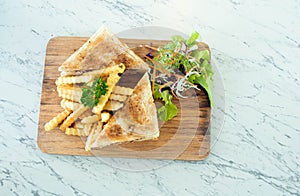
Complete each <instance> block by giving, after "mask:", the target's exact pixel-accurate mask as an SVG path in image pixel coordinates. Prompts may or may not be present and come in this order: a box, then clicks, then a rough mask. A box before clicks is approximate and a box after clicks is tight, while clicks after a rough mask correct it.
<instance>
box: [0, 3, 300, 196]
mask: <svg viewBox="0 0 300 196" xmlns="http://www.w3.org/2000/svg"><path fill="white" fill-rule="evenodd" d="M299 21H300V2H299V1H298V0H287V1H277V0H270V1H258V0H255V1H250V0H243V1H242V0H225V1H221V0H212V1H204V0H201V1H196V0H195V1H171V0H162V1H156V0H154V1H138V2H133V1H129V0H128V1H108V0H103V1H92V0H89V1H84V2H83V1H78V0H77V1H63V2H62V1H38V0H31V1H18V0H16V1H9V0H1V1H0V87H1V96H0V146H1V147H0V194H1V195H72V194H73V195H105V194H107V195H117V194H122V195H144V194H145V195H300V91H299V90H300V66H299V56H300V33H299V32H300V22H299ZM101 25H106V26H107V27H109V28H110V29H111V30H112V31H113V32H116V33H117V32H120V31H123V30H125V29H128V28H132V27H138V26H145V25H155V26H165V27H170V28H174V29H177V30H179V31H182V32H184V33H187V34H188V33H190V32H191V31H192V30H197V31H199V32H200V33H201V35H202V38H203V40H204V41H205V42H207V43H208V44H209V45H210V46H211V49H212V54H213V56H214V60H215V62H216V65H217V66H218V69H219V71H220V73H221V74H222V77H223V80H224V86H225V94H226V100H225V102H226V107H225V111H224V113H225V123H224V125H223V130H222V133H221V135H220V137H219V139H218V142H217V143H216V144H215V145H214V146H213V149H212V153H211V154H210V156H209V158H208V159H206V160H205V161H200V162H184V161H153V162H154V163H153V164H157V165H160V164H163V165H164V166H163V167H160V168H158V169H155V170H151V171H145V172H128V171H124V170H120V169H117V168H114V167H110V166H109V165H108V164H106V163H107V162H109V161H108V159H103V160H102V161H99V159H95V158H93V157H77V156H75V157H72V156H55V155H47V154H44V153H42V152H41V151H40V150H39V149H38V147H37V144H36V137H37V124H38V112H39V102H40V93H41V84H42V76H43V65H44V57H45V48H46V45H47V42H48V40H49V39H50V38H52V37H54V36H59V35H66V36H72V35H77V36H90V35H91V34H92V33H93V32H94V31H95V30H96V29H97V28H98V27H100V26H101ZM110 161H111V160H110ZM114 161H116V162H121V163H122V162H124V164H125V161H124V160H119V159H116V160H114ZM135 161H139V160H135ZM110 163H111V162H110ZM126 164H128V163H126ZM140 164H148V162H147V161H141V162H140Z"/></svg>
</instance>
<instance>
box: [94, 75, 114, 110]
mask: <svg viewBox="0 0 300 196" xmlns="http://www.w3.org/2000/svg"><path fill="white" fill-rule="evenodd" d="M119 79H120V76H119V75H118V74H117V73H115V74H111V75H110V76H109V77H108V78H107V86H108V88H107V91H106V94H105V95H103V96H101V97H100V99H99V103H98V105H97V106H95V107H94V108H93V110H92V111H93V112H94V113H96V114H100V113H101V111H102V110H103V107H104V106H105V104H106V102H107V101H108V98H109V97H110V94H111V92H112V89H113V88H114V87H115V85H116V83H117V82H118V81H119Z"/></svg>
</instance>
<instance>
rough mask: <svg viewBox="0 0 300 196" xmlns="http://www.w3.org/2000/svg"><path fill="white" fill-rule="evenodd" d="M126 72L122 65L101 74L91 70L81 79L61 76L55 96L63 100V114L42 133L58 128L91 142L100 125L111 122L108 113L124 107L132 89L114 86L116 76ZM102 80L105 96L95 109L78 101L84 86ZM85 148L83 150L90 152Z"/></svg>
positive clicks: (58, 79)
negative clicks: (105, 86) (105, 88)
mask: <svg viewBox="0 0 300 196" xmlns="http://www.w3.org/2000/svg"><path fill="white" fill-rule="evenodd" d="M124 71H125V65H124V64H122V63H121V64H112V65H111V66H108V67H105V68H104V69H102V70H93V71H87V72H84V73H82V74H81V75H61V76H60V77H59V78H57V80H56V82H55V83H56V86H57V92H58V96H59V97H61V98H62V100H61V103H60V104H61V107H62V108H63V111H62V112H61V113H59V114H57V116H55V117H54V118H53V119H51V120H50V121H49V122H47V123H46V124H45V126H44V128H45V131H51V130H53V129H55V128H56V127H57V126H59V125H60V127H59V128H60V130H61V131H63V132H64V133H65V134H67V135H73V136H89V137H88V139H87V141H89V143H91V142H92V141H93V140H94V138H93V137H94V136H95V133H99V132H100V131H101V130H102V128H103V125H104V124H105V123H107V122H108V121H109V119H110V118H111V113H112V112H114V111H117V110H119V109H120V108H122V107H123V105H124V102H125V101H126V99H127V97H128V96H129V95H130V94H131V93H132V91H133V89H130V88H126V87H121V86H117V85H116V84H117V82H118V81H119V79H120V76H119V74H122V73H123V72H124ZM98 77H101V78H102V79H103V80H104V81H106V84H107V86H108V88H107V92H106V94H105V95H102V96H101V97H100V99H99V103H98V104H97V106H94V107H93V108H88V107H85V106H84V105H83V104H82V103H81V102H80V98H81V95H82V86H83V84H87V85H89V86H90V85H91V84H92V82H93V81H94V80H95V78H98ZM88 146H89V145H88V144H87V145H86V150H90V149H89V147H88Z"/></svg>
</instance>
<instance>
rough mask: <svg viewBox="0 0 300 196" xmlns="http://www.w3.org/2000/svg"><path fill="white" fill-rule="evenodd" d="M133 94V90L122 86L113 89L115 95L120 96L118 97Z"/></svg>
mask: <svg viewBox="0 0 300 196" xmlns="http://www.w3.org/2000/svg"><path fill="white" fill-rule="evenodd" d="M132 92H133V89H132V88H127V87H122V86H115V88H114V89H113V92H112V93H113V94H118V95H127V96H129V95H131V94H132Z"/></svg>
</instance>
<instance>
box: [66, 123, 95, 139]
mask: <svg viewBox="0 0 300 196" xmlns="http://www.w3.org/2000/svg"><path fill="white" fill-rule="evenodd" d="M87 125H88V126H84V127H83V128H82V129H81V128H74V127H70V128H69V127H68V128H66V131H65V134H67V135H74V136H88V135H89V133H90V131H91V127H92V124H87Z"/></svg>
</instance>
